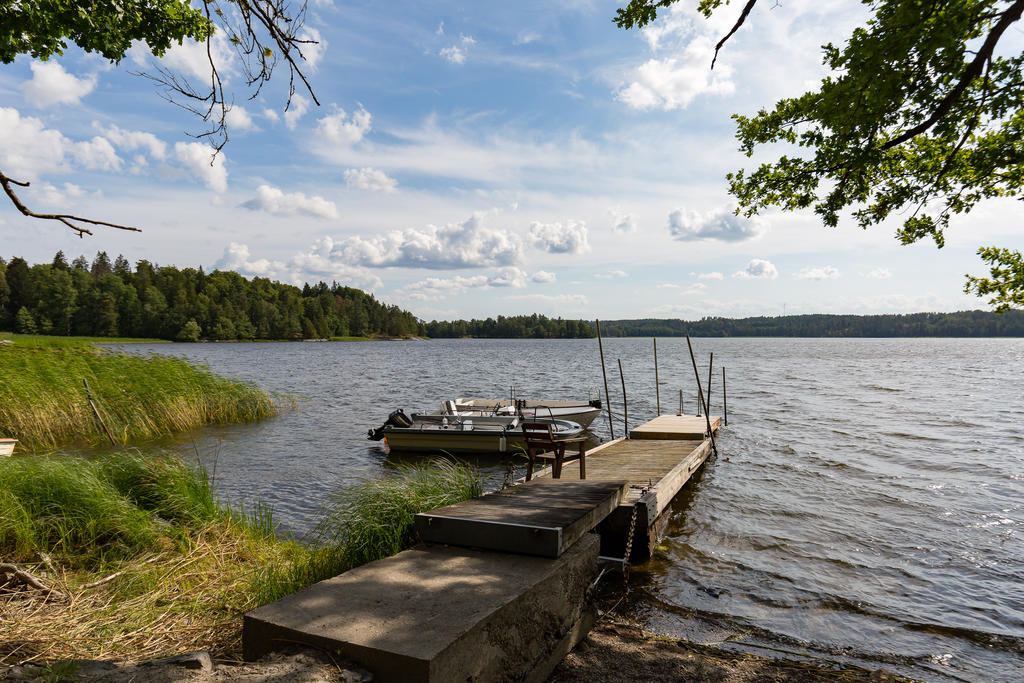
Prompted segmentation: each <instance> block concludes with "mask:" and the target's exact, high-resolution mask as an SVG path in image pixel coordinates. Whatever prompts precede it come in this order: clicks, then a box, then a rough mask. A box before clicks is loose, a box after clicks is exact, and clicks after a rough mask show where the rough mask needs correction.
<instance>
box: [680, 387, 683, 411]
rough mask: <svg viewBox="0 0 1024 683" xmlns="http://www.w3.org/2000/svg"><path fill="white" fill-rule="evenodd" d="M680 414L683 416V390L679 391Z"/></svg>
mask: <svg viewBox="0 0 1024 683" xmlns="http://www.w3.org/2000/svg"><path fill="white" fill-rule="evenodd" d="M679 414H680V415H682V414H683V390H682V389H680V390H679Z"/></svg>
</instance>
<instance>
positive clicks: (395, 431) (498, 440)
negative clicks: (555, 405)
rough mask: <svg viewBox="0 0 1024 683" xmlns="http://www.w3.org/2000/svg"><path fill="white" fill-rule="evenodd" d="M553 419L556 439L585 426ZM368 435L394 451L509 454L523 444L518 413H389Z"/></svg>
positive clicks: (568, 435)
mask: <svg viewBox="0 0 1024 683" xmlns="http://www.w3.org/2000/svg"><path fill="white" fill-rule="evenodd" d="M541 421H543V422H550V423H551V426H552V431H553V432H554V435H555V438H556V439H557V438H564V439H570V438H573V437H576V436H579V435H580V434H581V433H582V432H583V427H581V426H580V425H579V424H577V423H575V422H570V421H568V420H541ZM367 438H368V439H370V440H372V441H381V440H383V441H385V442H387V444H388V447H389V448H390V449H391V450H400V451H432V452H438V451H445V452H448V453H509V452H512V451H513V450H514V449H515V447H516V446H524V443H525V441H524V438H523V430H522V422H521V418H520V417H519V416H518V415H482V416H464V415H436V414H420V413H414V414H413V415H412V417H409V416H408V415H406V414H405V413H404V412H403V411H401V410H396V411H395V412H393V413H391V415H389V416H388V419H387V421H386V422H385V423H384V424H383V425H381V426H380V427H378V428H377V429H371V430H369V433H368V435H367Z"/></svg>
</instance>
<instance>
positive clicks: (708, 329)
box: [601, 310, 1024, 337]
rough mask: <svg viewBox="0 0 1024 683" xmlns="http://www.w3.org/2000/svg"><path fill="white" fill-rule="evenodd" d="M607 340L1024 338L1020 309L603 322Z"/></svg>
mask: <svg viewBox="0 0 1024 683" xmlns="http://www.w3.org/2000/svg"><path fill="white" fill-rule="evenodd" d="M601 334H602V335H603V336H607V337H681V336H684V335H687V334H689V335H690V336H693V337H1024V311H1017V310H1013V311H1008V312H1006V313H1003V314H996V313H992V312H989V311H958V312H956V313H909V314H892V315H825V314H812V315H789V316H780V317H764V316H761V317H757V318H702V319H701V320H696V321H686V320H656V319H642V320H602V321H601Z"/></svg>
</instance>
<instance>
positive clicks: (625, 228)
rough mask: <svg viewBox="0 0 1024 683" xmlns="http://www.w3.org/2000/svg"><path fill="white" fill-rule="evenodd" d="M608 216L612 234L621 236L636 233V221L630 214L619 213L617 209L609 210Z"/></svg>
mask: <svg viewBox="0 0 1024 683" xmlns="http://www.w3.org/2000/svg"><path fill="white" fill-rule="evenodd" d="M608 214H609V215H610V216H611V218H612V232H617V233H620V234H623V235H628V234H630V233H633V232H636V219H635V218H633V215H632V214H629V213H625V214H624V213H621V212H620V211H619V210H618V209H611V210H609V211H608Z"/></svg>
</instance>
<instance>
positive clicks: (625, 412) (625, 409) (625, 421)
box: [618, 358, 629, 436]
mask: <svg viewBox="0 0 1024 683" xmlns="http://www.w3.org/2000/svg"><path fill="white" fill-rule="evenodd" d="M618 361H619V379H620V380H622V435H623V436H629V406H628V404H627V403H626V376H625V375H623V374H622V359H621V358H619V359H618Z"/></svg>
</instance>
